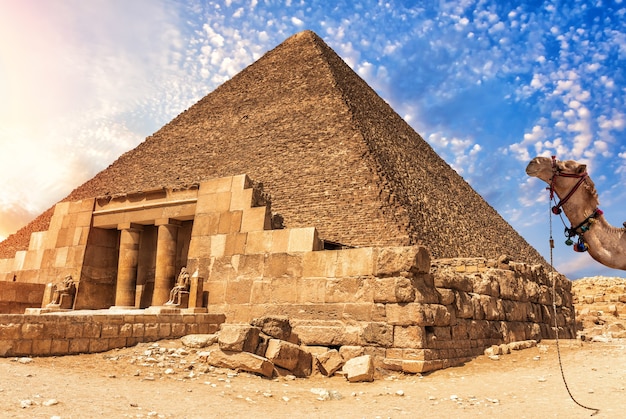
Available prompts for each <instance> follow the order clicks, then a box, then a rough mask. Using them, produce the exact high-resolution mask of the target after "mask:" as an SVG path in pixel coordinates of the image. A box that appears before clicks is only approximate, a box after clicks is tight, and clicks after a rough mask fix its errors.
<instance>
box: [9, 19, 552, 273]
mask: <svg viewBox="0 0 626 419" xmlns="http://www.w3.org/2000/svg"><path fill="white" fill-rule="evenodd" d="M242 173H246V174H248V175H249V176H250V178H252V179H253V180H254V181H256V182H261V183H263V187H264V190H265V191H266V192H268V193H269V194H270V195H271V202H272V211H273V212H275V213H279V214H280V215H282V217H283V219H284V224H285V226H286V227H301V226H302V227H305V226H306V227H308V226H313V227H316V228H317V229H318V231H319V236H320V238H322V239H324V240H326V241H328V242H334V243H340V244H342V245H345V246H355V247H359V246H379V245H380V246H395V245H398V246H400V245H410V244H424V245H426V246H427V247H428V248H429V249H430V251H431V253H432V256H433V257H435V258H447V257H489V258H494V257H498V256H500V255H502V254H506V255H508V256H510V257H512V258H513V259H515V260H519V261H523V262H527V263H545V261H544V259H543V258H542V257H541V256H540V255H539V253H538V252H537V251H536V250H535V249H534V248H533V247H531V246H530V245H529V244H528V243H527V242H526V241H525V240H524V239H523V238H522V237H521V236H520V235H519V234H518V233H517V232H516V231H515V230H514V229H513V228H512V227H511V226H510V225H509V224H508V223H507V222H506V221H505V220H504V219H503V218H502V217H501V216H500V215H499V214H498V213H497V212H496V211H495V210H494V209H493V208H492V207H491V206H490V205H489V204H488V203H487V202H486V201H485V200H484V199H483V198H482V197H481V196H480V195H479V194H478V193H476V192H475V191H474V190H473V189H472V188H471V186H470V185H469V184H468V183H467V182H465V181H464V180H463V178H462V177H461V176H459V175H458V174H457V173H456V172H455V171H454V170H453V169H452V168H451V167H450V166H449V165H448V164H446V162H445V161H443V160H442V159H441V158H440V157H439V156H438V155H437V153H435V151H434V150H433V149H432V148H431V147H430V146H429V145H428V144H427V143H426V142H425V141H424V140H423V139H422V138H421V137H420V135H419V134H418V133H416V132H415V131H414V130H413V129H412V128H411V127H410V126H409V125H408V124H407V123H406V122H405V121H404V120H403V119H402V118H401V117H400V116H399V115H398V114H397V113H396V112H394V111H393V109H391V107H390V106H389V105H388V104H387V103H386V102H385V101H384V100H383V99H382V98H380V97H379V96H378V95H377V94H376V92H375V91H374V90H373V89H371V88H370V87H369V86H368V85H367V83H366V82H365V81H364V80H362V79H361V78H360V77H359V76H358V75H357V74H356V73H355V72H354V71H352V70H351V69H350V67H349V66H348V65H347V64H346V63H345V62H344V61H343V60H342V59H341V58H340V57H339V56H338V55H337V54H336V53H335V52H334V51H333V50H332V49H331V48H330V47H328V46H327V45H326V44H325V43H324V41H323V40H322V39H321V38H320V37H318V36H317V35H316V34H315V33H313V32H311V31H304V32H301V33H298V34H296V35H294V36H292V37H290V38H288V39H287V40H285V41H284V42H283V43H282V44H280V45H279V46H277V47H276V48H274V49H273V50H271V51H269V52H267V53H266V54H265V55H264V56H263V57H261V58H260V59H259V60H258V61H256V62H255V63H253V64H252V65H250V66H249V67H247V68H245V69H244V70H242V71H241V72H240V73H239V74H237V75H236V76H235V77H233V78H232V79H231V80H229V81H227V82H226V83H224V84H223V85H221V86H220V87H218V88H217V89H216V90H215V91H213V92H212V93H210V94H208V95H207V96H205V97H204V98H203V99H201V100H200V101H199V102H198V103H196V104H195V105H193V106H192V107H191V108H189V109H188V110H186V111H185V112H183V113H182V114H180V115H179V116H177V117H176V118H175V119H174V120H172V121H171V122H170V123H168V124H167V125H165V126H164V127H163V128H161V129H160V130H159V131H157V132H156V133H155V134H154V135H152V136H150V137H148V138H147V139H146V140H145V141H144V142H143V143H141V144H140V145H139V146H137V147H136V148H135V149H133V150H131V151H129V152H127V153H125V154H123V155H122V156H121V157H120V158H119V159H117V160H116V161H115V162H114V163H113V164H111V165H110V166H109V167H108V168H106V169H105V170H103V171H101V172H100V173H98V174H97V175H96V176H95V177H94V178H92V179H91V180H89V181H87V182H86V183H84V184H83V185H81V186H79V187H78V188H76V189H75V190H74V191H73V192H72V193H71V194H70V195H69V196H68V197H67V198H65V199H64V201H74V200H79V199H83V198H87V197H97V196H103V195H114V194H119V193H125V192H132V191H142V190H150V189H154V188H158V187H161V186H168V187H177V186H181V187H182V186H184V185H189V184H193V183H196V182H200V181H202V180H205V179H210V178H216V177H224V176H233V175H238V174H242ZM51 213H52V212H51V210H48V211H46V212H45V213H43V214H42V215H40V216H39V217H38V218H36V219H35V220H34V221H33V222H31V223H30V224H29V225H27V226H26V227H24V228H23V229H21V230H20V231H18V233H16V234H15V235H13V236H10V237H9V238H7V240H5V241H4V242H3V243H0V257H12V256H13V255H14V254H15V251H16V250H24V249H26V248H27V247H28V239H29V236H30V233H31V232H34V231H42V230H46V229H47V225H48V223H49V220H50V217H51Z"/></svg>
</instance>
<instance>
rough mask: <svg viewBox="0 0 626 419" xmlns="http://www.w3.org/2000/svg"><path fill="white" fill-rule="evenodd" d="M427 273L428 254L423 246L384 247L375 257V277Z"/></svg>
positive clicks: (428, 269) (428, 264)
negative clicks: (405, 273) (410, 272)
mask: <svg viewBox="0 0 626 419" xmlns="http://www.w3.org/2000/svg"><path fill="white" fill-rule="evenodd" d="M409 271H412V272H413V273H428V272H429V271H430V254H429V252H428V249H426V248H425V247H424V246H406V247H384V248H381V249H379V251H378V255H376V267H375V271H374V275H376V276H381V277H384V276H397V275H399V274H400V273H402V272H409Z"/></svg>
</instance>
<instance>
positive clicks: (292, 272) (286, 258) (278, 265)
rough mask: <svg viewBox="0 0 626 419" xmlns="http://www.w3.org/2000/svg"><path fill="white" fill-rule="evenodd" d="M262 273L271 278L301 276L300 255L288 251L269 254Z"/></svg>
mask: <svg viewBox="0 0 626 419" xmlns="http://www.w3.org/2000/svg"><path fill="white" fill-rule="evenodd" d="M263 275H264V276H266V277H271V278H280V277H292V278H300V277H302V255H301V254H290V253H272V254H269V255H268V257H267V259H266V262H265V270H264V272H263Z"/></svg>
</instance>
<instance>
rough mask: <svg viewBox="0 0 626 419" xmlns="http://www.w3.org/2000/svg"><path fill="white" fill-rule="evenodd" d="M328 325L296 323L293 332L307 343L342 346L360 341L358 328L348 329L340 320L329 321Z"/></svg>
mask: <svg viewBox="0 0 626 419" xmlns="http://www.w3.org/2000/svg"><path fill="white" fill-rule="evenodd" d="M327 323H328V325H319V326H318V325H294V326H293V332H294V333H295V334H296V335H298V337H299V338H300V341H301V342H302V343H303V344H305V345H321V346H340V345H355V344H358V343H359V340H360V339H359V333H358V331H356V330H350V331H349V330H346V328H345V327H344V326H343V325H341V324H340V323H339V322H336V323H335V322H330V321H329V322H327Z"/></svg>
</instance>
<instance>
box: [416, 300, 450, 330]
mask: <svg viewBox="0 0 626 419" xmlns="http://www.w3.org/2000/svg"><path fill="white" fill-rule="evenodd" d="M416 314H417V315H416V316H415V324H417V325H418V326H449V325H450V320H451V318H452V317H451V314H450V311H449V310H448V308H447V307H446V306H444V305H441V304H421V310H419V311H418V312H417V313H416Z"/></svg>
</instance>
